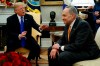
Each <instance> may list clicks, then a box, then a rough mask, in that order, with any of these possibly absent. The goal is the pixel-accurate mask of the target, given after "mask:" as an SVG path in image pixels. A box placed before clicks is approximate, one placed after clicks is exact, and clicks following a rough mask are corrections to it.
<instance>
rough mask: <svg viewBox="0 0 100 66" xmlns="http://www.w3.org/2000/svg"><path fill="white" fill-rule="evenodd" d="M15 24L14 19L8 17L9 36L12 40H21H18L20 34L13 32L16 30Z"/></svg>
mask: <svg viewBox="0 0 100 66" xmlns="http://www.w3.org/2000/svg"><path fill="white" fill-rule="evenodd" d="M13 23H14V22H12V18H11V17H8V18H7V34H8V36H9V37H10V38H14V39H17V40H19V38H18V35H19V34H18V33H15V32H14V31H13V30H14V26H13Z"/></svg>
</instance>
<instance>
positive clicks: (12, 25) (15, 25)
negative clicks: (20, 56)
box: [7, 14, 39, 49]
mask: <svg viewBox="0 0 100 66" xmlns="http://www.w3.org/2000/svg"><path fill="white" fill-rule="evenodd" d="M32 27H33V28H35V29H36V30H38V31H39V25H38V24H36V22H35V21H34V19H33V17H32V16H31V15H28V14H25V16H24V30H25V31H27V34H26V45H27V47H28V46H29V45H30V43H32V41H31V40H32V39H33V37H32V36H31V29H32ZM19 34H20V22H19V20H18V17H17V14H14V15H12V16H10V17H8V18H7V35H8V39H7V45H8V46H10V47H14V49H16V48H19V47H21V44H20V42H21V41H20V40H19V38H18V35H19ZM33 40H34V39H33Z"/></svg>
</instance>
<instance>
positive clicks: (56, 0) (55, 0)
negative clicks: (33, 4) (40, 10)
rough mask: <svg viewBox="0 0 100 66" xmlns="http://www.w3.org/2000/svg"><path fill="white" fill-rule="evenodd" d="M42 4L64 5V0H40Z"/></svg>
mask: <svg viewBox="0 0 100 66" xmlns="http://www.w3.org/2000/svg"><path fill="white" fill-rule="evenodd" d="M40 1H41V2H40V3H41V5H62V4H63V0H40Z"/></svg>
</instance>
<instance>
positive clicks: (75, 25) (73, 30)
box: [70, 18, 79, 38]
mask: <svg viewBox="0 0 100 66" xmlns="http://www.w3.org/2000/svg"><path fill="white" fill-rule="evenodd" d="M78 23H79V18H76V21H75V23H74V25H73V27H72V30H71V33H70V38H71V37H72V36H73V34H74V32H75V30H76V28H77V25H78Z"/></svg>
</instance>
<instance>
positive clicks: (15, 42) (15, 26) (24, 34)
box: [7, 2, 48, 60]
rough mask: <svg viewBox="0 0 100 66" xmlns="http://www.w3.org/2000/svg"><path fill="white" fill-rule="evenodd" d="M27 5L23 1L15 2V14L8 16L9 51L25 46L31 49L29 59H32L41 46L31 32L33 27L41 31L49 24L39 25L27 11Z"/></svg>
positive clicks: (38, 52)
mask: <svg viewBox="0 0 100 66" xmlns="http://www.w3.org/2000/svg"><path fill="white" fill-rule="evenodd" d="M25 7H26V5H25V4H24V3H23V2H16V3H15V4H14V12H15V14H13V15H11V16H9V17H8V18H7V35H8V37H7V52H10V51H15V50H16V49H18V48H20V47H24V48H27V49H29V50H30V53H29V56H28V59H29V60H31V59H34V58H35V57H36V56H38V55H39V54H40V46H39V44H38V43H37V41H35V39H34V38H33V37H32V34H31V33H32V27H33V28H34V29H36V30H37V31H40V30H44V29H45V28H47V27H48V26H47V25H41V26H39V25H38V24H37V23H36V22H35V21H34V19H33V17H32V16H31V15H29V14H26V13H25ZM38 57H39V56H38Z"/></svg>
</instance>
